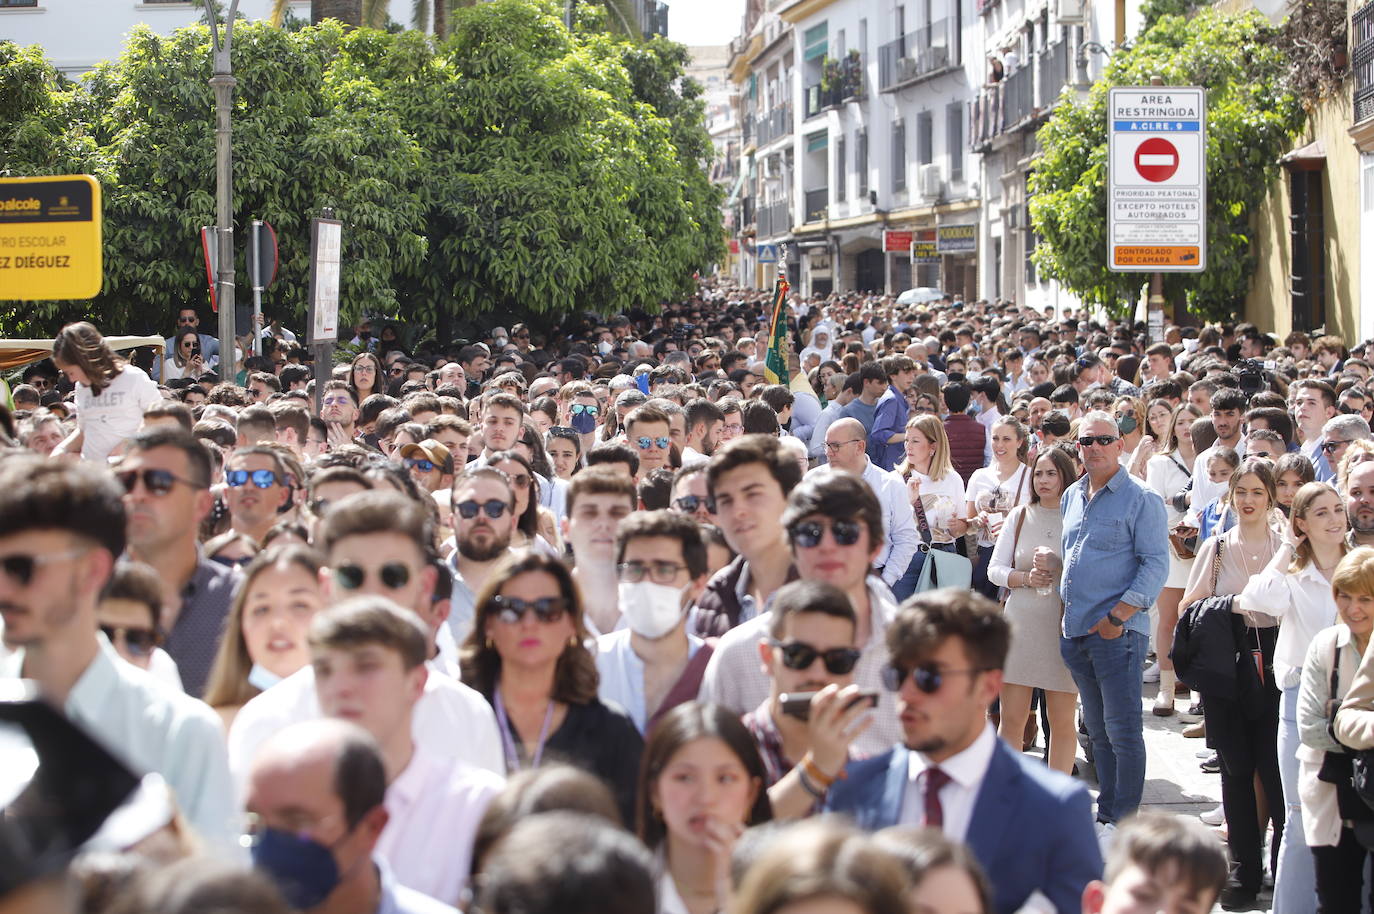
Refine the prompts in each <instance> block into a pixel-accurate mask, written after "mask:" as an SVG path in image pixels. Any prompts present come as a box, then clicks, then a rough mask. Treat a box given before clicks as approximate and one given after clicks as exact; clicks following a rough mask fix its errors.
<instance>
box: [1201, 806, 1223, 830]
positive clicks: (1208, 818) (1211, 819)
mask: <svg viewBox="0 0 1374 914" xmlns="http://www.w3.org/2000/svg"><path fill="white" fill-rule="evenodd" d="M1198 818H1199V819H1201V820H1202V822H1203V824H1204V825H1211V826H1217V825H1220V824H1221V823H1223V822H1225V821H1226V813H1225V812H1223V811H1222V808H1221V806H1220V805H1218V806H1217V808H1216V809H1209V810H1208V811H1207V812H1204V813H1202V814H1201V815H1200V816H1198Z"/></svg>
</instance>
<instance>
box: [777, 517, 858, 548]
mask: <svg viewBox="0 0 1374 914" xmlns="http://www.w3.org/2000/svg"><path fill="white" fill-rule="evenodd" d="M827 529H829V530H830V535H831V536H832V537H834V539H835V545H836V546H852V545H854V544H855V543H857V542H858V541H859V522H858V521H856V520H837V521H832V522H831V523H830V524H829V525H828V526H827V525H826V524H823V523H821V522H820V521H807V522H806V523H801V524H793V525H792V529H791V531H790V532H791V534H792V542H793V543H795V544H796V545H797V546H798V547H800V548H802V549H814V548H816V547H817V546H819V545H820V544H821V540H822V539H823V538H824V537H825V531H826V530H827Z"/></svg>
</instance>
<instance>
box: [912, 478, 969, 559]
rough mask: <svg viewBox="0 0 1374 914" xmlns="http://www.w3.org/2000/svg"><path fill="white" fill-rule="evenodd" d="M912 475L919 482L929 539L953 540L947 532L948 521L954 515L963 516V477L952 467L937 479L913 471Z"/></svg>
mask: <svg viewBox="0 0 1374 914" xmlns="http://www.w3.org/2000/svg"><path fill="white" fill-rule="evenodd" d="M912 475H913V476H915V477H916V478H917V479H918V480H920V483H921V505H922V506H923V507H924V508H925V510H926V523H928V524H930V534H931V541H932V542H936V543H952V542H954V537H952V536H950V535H949V532H948V531H949V522H950V521H951V520H953V519H954V518H956V517H963V516H964V513H965V508H966V503H965V502H966V499H965V495H966V493H965V490H964V477H962V476H960V475H959V474H958V472H956V471H955V470H954V469H953V468H951V469H950V471H949V472H948V473H946V474H945V475H944V476H943V477H941V478H940V479H938V480H935V479H931V478H930V477H929V476H927V475H926V474H925V473H920V472H913V473H912ZM913 513H914V512H913ZM916 532H917V533H918V534H919V533H920V532H921V526H920V524H917V525H916Z"/></svg>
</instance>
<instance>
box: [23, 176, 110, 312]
mask: <svg viewBox="0 0 1374 914" xmlns="http://www.w3.org/2000/svg"><path fill="white" fill-rule="evenodd" d="M102 281H103V271H102V269H101V253H100V184H99V183H98V182H97V181H96V180H95V178H92V177H91V176H90V175H55V176H52V177H43V178H0V300H3V299H17V300H21V301H37V300H52V299H63V298H93V297H94V296H95V295H96V294H97V293H98V292H100V285H101V282H102Z"/></svg>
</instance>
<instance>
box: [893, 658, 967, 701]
mask: <svg viewBox="0 0 1374 914" xmlns="http://www.w3.org/2000/svg"><path fill="white" fill-rule="evenodd" d="M986 672H987V670H985V669H982V668H979V667H974V668H971V669H967V670H942V669H940V668H939V667H931V666H918V667H916V669H914V670H904V669H902V668H901V667H899V666H897V665H896V664H892V663H890V664H888V665H886V666H884V667H883V673H882V676H883V688H885V689H887V690H888V691H889V692H900V691H901V690H902V683H903V682H906V678H907V676H910V677H911V684H912V685H914V686H915V687H916V688H918V689H920V690H921V691H922V692H924V693H926V694H927V695H934V694H935V693H936V692H938V691H940V686H942V685H944V683H945V677H946V676H958V675H961V674H968V675H970V676H975V675H977V674H978V673H986Z"/></svg>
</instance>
